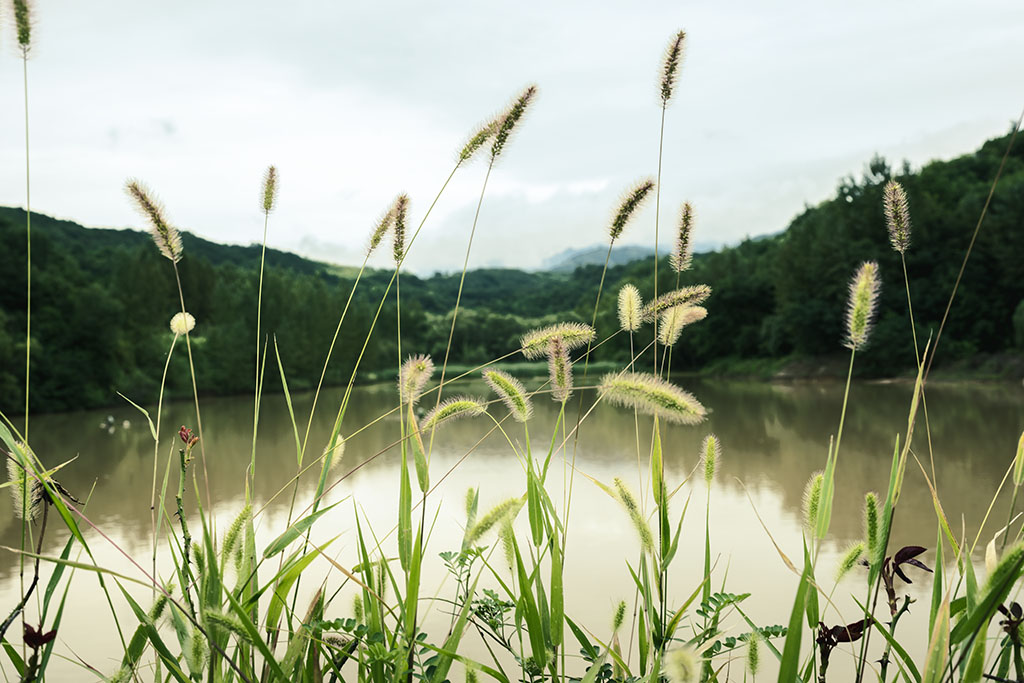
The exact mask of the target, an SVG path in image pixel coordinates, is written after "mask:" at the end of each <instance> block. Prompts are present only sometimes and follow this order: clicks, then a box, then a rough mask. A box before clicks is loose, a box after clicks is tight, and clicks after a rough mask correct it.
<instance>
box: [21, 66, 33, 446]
mask: <svg viewBox="0 0 1024 683" xmlns="http://www.w3.org/2000/svg"><path fill="white" fill-rule="evenodd" d="M21 68H22V86H23V88H24V100H25V244H26V263H25V266H26V267H25V283H26V284H25V443H29V440H28V411H29V401H28V398H29V387H30V382H29V376H30V371H31V367H32V353H31V352H32V192H31V184H30V179H31V174H30V166H29V144H28V49H27V48H25V47H23V48H22V51H21Z"/></svg>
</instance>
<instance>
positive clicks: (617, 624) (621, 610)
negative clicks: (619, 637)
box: [612, 600, 626, 633]
mask: <svg viewBox="0 0 1024 683" xmlns="http://www.w3.org/2000/svg"><path fill="white" fill-rule="evenodd" d="M625 620H626V601H625V600H619V604H618V605H616V606H615V614H613V615H612V633H615V632H616V631H618V630H619V629H620V628H622V623H623V622H624V621H625Z"/></svg>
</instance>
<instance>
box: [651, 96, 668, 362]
mask: <svg viewBox="0 0 1024 683" xmlns="http://www.w3.org/2000/svg"><path fill="white" fill-rule="evenodd" d="M667 109H668V102H667V101H663V102H662V105H661V128H660V130H659V132H658V179H657V181H656V183H657V186H656V187H655V188H654V297H653V298H652V299H651V300H652V301H654V300H656V299H657V298H658V261H659V258H660V257H659V255H658V229H659V227H660V225H659V224H660V221H661V162H662V157H663V156H664V150H665V111H666V110H667ZM652 358H653V359H654V360H653V362H654V374H655V375H657V374H658V335H657V334H655V335H654V353H653V354H652Z"/></svg>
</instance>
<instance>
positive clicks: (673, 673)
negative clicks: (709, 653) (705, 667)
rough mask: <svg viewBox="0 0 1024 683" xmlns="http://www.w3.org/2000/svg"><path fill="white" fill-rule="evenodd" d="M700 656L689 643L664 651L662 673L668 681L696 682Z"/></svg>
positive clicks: (670, 682)
mask: <svg viewBox="0 0 1024 683" xmlns="http://www.w3.org/2000/svg"><path fill="white" fill-rule="evenodd" d="M700 668H701V657H700V655H698V654H697V652H696V651H695V650H694V649H693V648H691V647H690V646H689V645H683V646H682V647H678V648H676V649H674V650H669V651H668V652H666V653H665V664H664V665H663V667H662V673H663V674H664V675H665V677H666V678H668V680H669V683H696V682H697V681H698V680H699V679H700Z"/></svg>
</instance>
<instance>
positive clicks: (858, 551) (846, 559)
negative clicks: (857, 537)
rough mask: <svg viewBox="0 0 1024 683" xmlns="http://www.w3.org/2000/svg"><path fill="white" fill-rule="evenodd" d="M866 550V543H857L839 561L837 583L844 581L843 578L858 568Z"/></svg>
mask: <svg viewBox="0 0 1024 683" xmlns="http://www.w3.org/2000/svg"><path fill="white" fill-rule="evenodd" d="M865 550H866V548H865V547H864V541H857V542H856V543H854V544H853V545H851V546H850V547H849V548H848V549H847V550H846V553H845V554H844V555H843V558H842V559H841V560H839V566H838V567H836V583H838V582H840V581H842V580H843V577H844V576H846V575H847V574H849V573H850V570H852V569H853V568H854V567H856V566H857V562H858V561H859V560H860V558H861V557H862V556H863V555H864V552H865Z"/></svg>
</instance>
